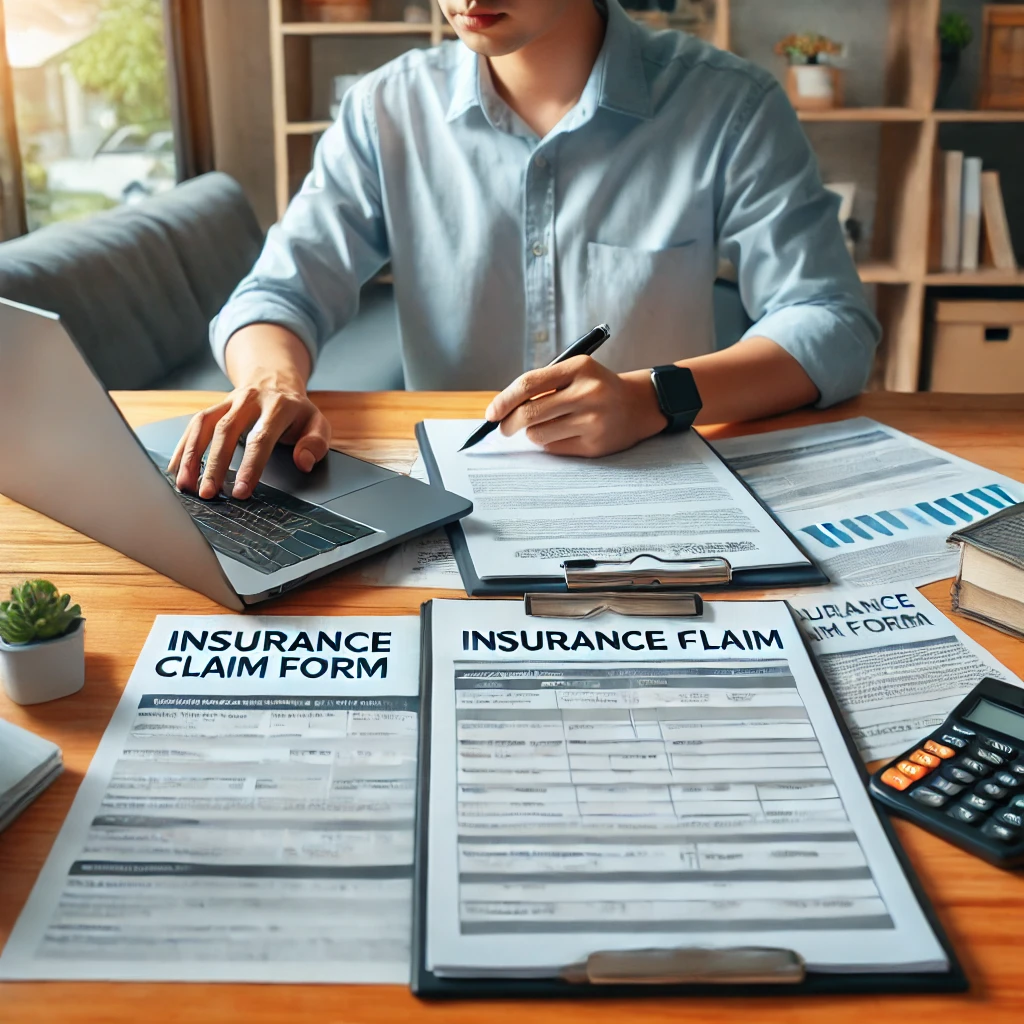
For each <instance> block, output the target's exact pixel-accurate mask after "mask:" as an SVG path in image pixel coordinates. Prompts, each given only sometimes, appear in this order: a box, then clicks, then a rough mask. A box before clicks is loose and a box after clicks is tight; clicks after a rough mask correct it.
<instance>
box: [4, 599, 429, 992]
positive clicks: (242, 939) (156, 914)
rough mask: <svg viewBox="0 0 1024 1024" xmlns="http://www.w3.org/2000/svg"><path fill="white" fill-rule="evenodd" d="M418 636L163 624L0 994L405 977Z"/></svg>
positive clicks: (75, 808) (188, 621)
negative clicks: (81, 986) (95, 983)
mask: <svg viewBox="0 0 1024 1024" xmlns="http://www.w3.org/2000/svg"><path fill="white" fill-rule="evenodd" d="M418 665H419V622H418V620H417V619H415V618H410V617H407V616H406V617H401V618H399V617H390V616H388V617H385V616H380V617H375V618H294V617H291V618H257V617H250V616H245V617H244V618H243V617H240V616H209V617H205V616H204V617H187V618H186V617H182V616H160V617H159V618H158V619H157V620H156V622H155V624H154V626H153V629H152V631H151V632H150V635H149V638H148V640H147V641H146V645H145V647H144V649H143V651H142V654H141V655H140V657H139V660H138V662H137V663H136V666H135V669H134V671H133V672H132V676H131V679H130V680H129V681H128V684H127V686H126V688H125V691H124V694H123V695H122V697H121V700H120V702H119V703H118V706H117V709H116V710H115V712H114V716H113V718H112V720H111V722H110V725H109V726H108V727H107V730H106V732H105V733H104V736H103V739H102V741H101V743H100V746H99V749H98V751H97V753H96V756H95V757H94V758H93V761H92V764H91V766H90V767H89V771H88V773H87V774H86V777H85V779H84V780H83V782H82V785H81V787H80V789H79V791H78V795H77V796H76V797H75V801H74V804H73V805H72V808H71V811H70V813H69V814H68V817H67V820H66V821H65V823H64V826H63V828H62V829H61V832H60V835H59V836H58V837H57V841H56V843H55V845H54V847H53V850H52V852H51V853H50V856H49V858H48V859H47V861H46V864H45V866H44V867H43V870H42V872H41V874H40V876H39V878H38V880H37V881H36V885H35V888H34V889H33V890H32V894H31V896H30V897H29V901H28V903H27V904H26V906H25V908H24V910H23V911H22V913H21V916H20V917H19V919H18V922H17V924H16V926H15V928H14V931H13V933H12V935H11V937H10V939H9V940H8V942H7V946H6V948H5V949H4V952H3V955H2V957H0V978H20V979H28V978H59V979H105V980H148V981H267V982H275V981H276V982H360V983H365V982H396V983H405V982H407V981H408V977H409V939H410V927H411V905H412V903H411V900H412V860H413V815H414V799H413V793H414V784H415V776H416V736H417V721H418V710H419V698H418V693H419V671H418Z"/></svg>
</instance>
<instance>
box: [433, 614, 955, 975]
mask: <svg viewBox="0 0 1024 1024" xmlns="http://www.w3.org/2000/svg"><path fill="white" fill-rule="evenodd" d="M428 621H429V629H430V633H429V636H428V639H429V649H427V650H426V651H425V654H424V657H425V658H426V659H427V663H426V673H428V674H427V675H426V678H425V683H424V691H423V693H424V700H425V701H427V702H428V708H429V719H428V722H429V724H428V725H427V726H426V728H428V729H429V733H428V737H427V739H428V740H429V748H430V755H429V761H428V762H427V763H426V764H425V765H423V767H422V769H421V770H424V771H428V772H429V782H430V784H429V790H428V789H427V788H426V787H424V788H423V789H422V790H421V795H422V798H424V799H429V808H428V807H427V806H426V805H421V808H420V822H421V825H422V827H423V828H424V829H425V830H426V835H425V843H424V853H425V855H426V857H427V862H426V871H425V873H424V874H422V875H421V876H420V877H419V878H418V880H417V886H418V891H417V895H416V913H417V914H418V915H419V919H420V921H421V922H424V918H425V931H424V934H425V939H426V941H425V948H424V950H423V962H422V963H421V964H418V965H416V967H414V975H415V974H416V973H419V975H420V977H421V980H422V977H423V975H424V974H425V973H426V972H430V973H432V974H433V975H435V976H442V977H449V978H529V977H534V978H544V977H550V976H558V975H559V974H560V973H561V971H562V969H563V968H564V967H565V966H566V965H569V964H577V963H580V962H582V961H584V960H585V959H586V958H587V957H588V956H589V955H590V954H592V953H594V952H597V951H601V950H609V949H611V950H616V951H620V950H643V949H649V948H651V947H658V948H667V949H675V948H692V947H698V948H732V947H736V946H758V947H770V948H781V949H791V950H794V951H795V952H797V953H799V954H800V955H801V956H802V957H803V958H804V959H805V961H806V962H807V965H808V969H809V970H814V971H821V972H863V971H869V972H870V971H878V972H882V971H884V972H901V971H922V972H925V971H945V970H947V969H948V960H947V957H946V954H945V953H944V951H943V949H942V947H941V945H940V943H939V941H938V939H937V938H936V935H935V932H934V930H933V928H932V926H931V924H930V923H929V921H928V919H927V916H926V915H925V913H924V911H923V909H922V907H921V904H920V903H919V901H918V899H917V897H916V895H915V893H914V891H913V888H912V886H911V884H910V883H909V881H908V879H907V876H906V875H905V873H904V870H903V868H902V866H901V864H900V862H899V859H898V858H897V856H896V853H895V852H894V849H893V846H892V844H891V842H890V840H889V839H888V838H887V836H886V833H885V830H884V828H883V826H882V824H881V823H880V821H879V818H878V815H877V814H876V813H875V810H874V808H873V807H872V805H871V801H870V799H869V797H868V794H867V792H866V791H865V789H864V785H863V783H862V781H861V777H860V775H859V773H858V769H857V766H856V765H855V763H854V761H853V760H852V759H851V757H850V753H849V750H848V748H847V745H846V742H845V739H844V737H843V734H842V730H841V727H840V725H839V723H838V722H837V720H836V718H835V716H834V715H833V712H832V709H831V707H830V706H829V702H828V699H827V697H826V694H825V691H824V689H823V687H822V684H821V683H820V681H819V679H818V676H817V675H816V673H815V670H814V668H813V666H812V664H811V661H810V659H809V656H808V653H807V650H806V648H805V647H804V644H803V642H802V641H801V639H800V636H799V633H798V631H797V627H796V624H795V622H794V620H793V618H792V617H791V616H790V614H789V612H788V611H787V609H786V607H785V605H784V604H782V603H781V602H772V601H766V602H758V603H753V602H740V601H728V602H718V603H711V602H708V603H707V604H705V606H704V615H703V617H702V618H701V619H700V620H697V621H691V622H688V621H687V620H685V619H682V620H681V619H678V618H675V619H657V618H646V617H643V618H641V617H628V618H622V617H619V616H602V618H601V619H600V620H598V621H597V622H595V623H593V624H590V623H581V622H578V621H571V620H564V619H554V618H549V619H544V620H536V619H531V618H530V617H529V616H527V615H526V614H525V612H524V611H523V608H522V605H520V604H515V603H512V602H497V601H486V602H484V601H474V602H466V601H434V602H433V603H432V604H431V606H430V618H429V620H428ZM425 710H427V709H425Z"/></svg>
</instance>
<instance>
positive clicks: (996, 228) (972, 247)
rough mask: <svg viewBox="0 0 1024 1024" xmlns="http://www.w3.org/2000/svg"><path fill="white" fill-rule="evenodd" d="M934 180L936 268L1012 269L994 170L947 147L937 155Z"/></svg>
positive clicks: (1007, 229) (1013, 260) (1014, 263)
mask: <svg viewBox="0 0 1024 1024" xmlns="http://www.w3.org/2000/svg"><path fill="white" fill-rule="evenodd" d="M937 183H938V185H939V189H938V192H939V204H940V210H941V215H942V222H941V232H940V236H941V240H942V251H941V257H940V262H941V265H942V269H943V270H944V271H947V272H953V273H956V272H960V271H967V272H970V271H974V270H977V269H978V267H979V266H982V265H985V266H991V267H994V268H995V269H996V270H1006V271H1015V270H1016V269H1017V260H1016V257H1015V256H1014V252H1013V241H1012V239H1011V238H1010V225H1009V222H1008V221H1007V219H1006V207H1005V205H1004V203H1003V190H1002V187H1001V186H1000V184H999V172H998V171H985V170H982V166H981V157H977V156H968V157H965V156H964V154H963V153H962V152H960V151H959V150H949V151H946V152H944V153H942V154H941V161H940V165H939V170H938V174H937Z"/></svg>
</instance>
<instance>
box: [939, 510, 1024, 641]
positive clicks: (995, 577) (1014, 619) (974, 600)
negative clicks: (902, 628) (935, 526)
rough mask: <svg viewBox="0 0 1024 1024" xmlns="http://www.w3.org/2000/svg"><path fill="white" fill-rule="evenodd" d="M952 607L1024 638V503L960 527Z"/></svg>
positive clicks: (954, 535)
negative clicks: (957, 564) (958, 556)
mask: <svg viewBox="0 0 1024 1024" xmlns="http://www.w3.org/2000/svg"><path fill="white" fill-rule="evenodd" d="M950 540H955V541H959V542H960V568H959V570H958V571H957V574H956V579H955V580H954V582H953V591H952V596H953V610H954V611H958V612H961V613H962V614H964V615H966V616H967V617H968V618H972V619H977V620H978V621H980V622H984V623H986V624H987V625H989V626H994V627H995V628H996V629H999V630H1002V631H1003V632H1004V633H1010V634H1011V635H1013V636H1019V637H1024V502H1021V503H1019V504H1017V505H1011V506H1010V507H1009V508H1005V509H1003V510H1002V511H1001V512H997V513H996V514H995V515H993V516H989V518H988V519H983V520H982V521H981V522H980V523H977V524H972V525H971V526H967V527H965V528H964V529H963V530H958V531H957V532H956V533H954V534H953V535H952V537H950Z"/></svg>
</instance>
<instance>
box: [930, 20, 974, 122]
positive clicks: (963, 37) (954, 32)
mask: <svg viewBox="0 0 1024 1024" xmlns="http://www.w3.org/2000/svg"><path fill="white" fill-rule="evenodd" d="M973 38H974V31H973V30H972V29H971V25H970V22H969V21H968V20H967V19H966V18H965V17H964V16H963V15H962V14H956V13H955V12H953V11H948V12H947V13H946V14H944V15H942V17H941V18H939V82H938V88H937V90H936V93H935V105H936V106H937V107H941V106H943V104H944V102H945V100H946V99H947V97H948V96H949V93H950V90H951V89H952V87H953V82H954V81H955V80H956V76H957V72H958V71H959V70H960V54H961V53H963V51H964V47H966V46H969V45H970V42H971V40H972V39H973Z"/></svg>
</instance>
